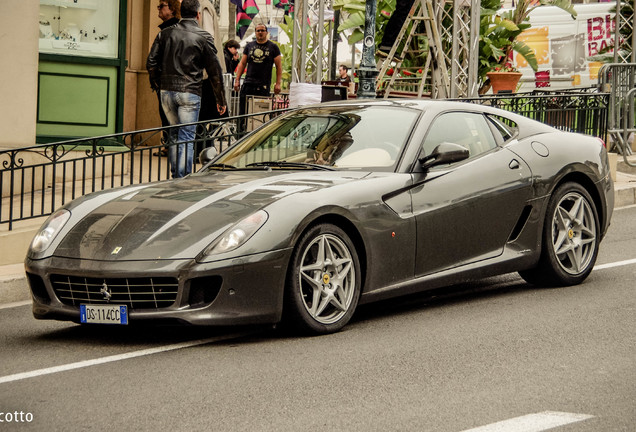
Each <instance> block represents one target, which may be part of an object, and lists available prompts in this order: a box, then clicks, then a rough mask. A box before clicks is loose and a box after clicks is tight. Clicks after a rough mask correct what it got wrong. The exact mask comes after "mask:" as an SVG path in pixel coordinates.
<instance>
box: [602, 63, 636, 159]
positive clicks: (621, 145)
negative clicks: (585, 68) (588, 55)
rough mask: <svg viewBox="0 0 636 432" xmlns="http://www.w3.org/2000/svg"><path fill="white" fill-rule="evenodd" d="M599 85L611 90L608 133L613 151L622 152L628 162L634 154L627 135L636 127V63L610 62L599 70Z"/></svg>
mask: <svg viewBox="0 0 636 432" xmlns="http://www.w3.org/2000/svg"><path fill="white" fill-rule="evenodd" d="M598 75H599V88H600V89H601V90H602V91H606V92H610V101H609V113H608V132H609V136H610V150H616V151H617V152H618V153H619V154H622V155H623V158H624V160H625V163H627V164H628V165H632V166H634V164H633V163H631V162H629V160H628V159H627V155H630V154H632V149H631V147H630V146H629V145H628V138H629V136H630V134H632V133H633V132H634V128H635V127H636V118H635V117H634V91H633V90H634V89H635V88H636V63H608V64H605V65H603V66H602V67H601V68H600V69H599V72H598Z"/></svg>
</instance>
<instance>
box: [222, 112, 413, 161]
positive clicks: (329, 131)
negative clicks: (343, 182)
mask: <svg viewBox="0 0 636 432" xmlns="http://www.w3.org/2000/svg"><path fill="white" fill-rule="evenodd" d="M418 115H419V111H416V110H413V109H410V108H396V107H387V106H372V107H368V106H358V105H348V106H344V107H343V106H338V107H333V106H332V107H318V108H312V109H304V110H298V111H294V112H293V113H290V114H287V115H284V116H281V117H277V118H276V119H274V120H272V121H271V122H270V123H268V124H267V125H265V126H264V127H262V128H261V129H259V130H258V131H256V132H255V133H253V134H251V135H249V136H248V137H246V138H245V139H244V140H242V141H240V142H239V143H238V144H237V145H236V146H234V147H233V148H231V149H230V150H228V151H227V152H225V153H224V154H223V155H221V156H220V157H219V158H217V159H215V161H214V164H211V165H210V166H211V167H212V166H215V165H216V166H232V167H234V168H253V167H264V166H267V167H269V168H272V169H284V168H287V169H289V168H295V169H298V168H300V167H303V166H304V167H306V168H317V167H325V168H326V167H332V168H346V169H362V168H371V169H378V170H391V169H393V168H394V167H395V164H396V163H397V160H398V158H399V156H400V154H401V152H402V149H403V147H404V145H405V143H406V141H407V139H408V137H409V134H410V133H411V130H412V127H413V124H414V123H415V120H416V119H417V117H418Z"/></svg>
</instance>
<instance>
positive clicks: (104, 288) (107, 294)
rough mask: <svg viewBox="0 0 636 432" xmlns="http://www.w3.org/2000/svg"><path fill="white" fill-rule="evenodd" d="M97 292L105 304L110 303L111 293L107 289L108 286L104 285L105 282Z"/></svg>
mask: <svg viewBox="0 0 636 432" xmlns="http://www.w3.org/2000/svg"><path fill="white" fill-rule="evenodd" d="M99 292H100V294H101V295H103V296H104V300H106V303H110V298H111V297H112V296H113V293H112V292H111V291H110V288H108V285H106V282H104V285H102V289H100V290H99Z"/></svg>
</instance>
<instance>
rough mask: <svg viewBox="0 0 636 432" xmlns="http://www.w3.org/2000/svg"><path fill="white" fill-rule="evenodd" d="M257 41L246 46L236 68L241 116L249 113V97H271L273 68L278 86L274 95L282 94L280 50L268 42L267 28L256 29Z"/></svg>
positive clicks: (235, 88) (236, 86)
mask: <svg viewBox="0 0 636 432" xmlns="http://www.w3.org/2000/svg"><path fill="white" fill-rule="evenodd" d="M255 33H256V40H255V41H252V42H250V43H248V44H247V45H245V48H244V49H243V56H242V57H241V61H240V62H239V64H238V66H237V68H236V78H235V79H234V90H236V91H239V87H240V90H241V93H240V95H239V96H240V114H245V113H246V112H247V109H246V108H247V107H246V102H247V96H269V94H270V91H271V85H272V67H273V66H274V65H275V66H276V84H274V93H275V94H278V93H280V82H281V77H282V74H283V64H282V60H281V55H280V49H279V48H278V45H276V44H275V43H274V42H272V41H270V40H268V39H267V38H268V33H267V26H266V25H265V24H257V25H256V28H255ZM246 67H247V73H246V74H245V81H244V82H243V86H242V87H241V85H240V84H241V75H243V72H244V71H245V68H246Z"/></svg>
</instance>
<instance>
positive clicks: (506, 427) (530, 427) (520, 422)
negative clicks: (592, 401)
mask: <svg viewBox="0 0 636 432" xmlns="http://www.w3.org/2000/svg"><path fill="white" fill-rule="evenodd" d="M592 417H594V416H591V415H587V414H575V413H566V412H555V411H544V412H541V413H536V414H528V415H525V416H521V417H515V418H511V419H508V420H503V421H500V422H497V423H492V424H489V425H485V426H480V427H477V428H474V429H466V430H465V431H463V432H541V431H544V430H548V429H552V428H555V427H559V426H563V425H566V424H570V423H576V422H580V421H583V420H587V419H590V418H592Z"/></svg>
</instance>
